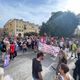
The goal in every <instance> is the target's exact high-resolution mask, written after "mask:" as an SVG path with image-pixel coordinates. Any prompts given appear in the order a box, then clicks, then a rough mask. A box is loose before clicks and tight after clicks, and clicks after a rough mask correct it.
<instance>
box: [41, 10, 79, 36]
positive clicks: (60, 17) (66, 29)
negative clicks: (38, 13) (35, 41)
mask: <svg viewBox="0 0 80 80" xmlns="http://www.w3.org/2000/svg"><path fill="white" fill-rule="evenodd" d="M77 25H78V19H77V17H76V15H75V14H74V13H72V12H70V11H68V12H61V11H59V12H56V13H52V15H51V17H50V18H49V20H48V21H47V22H46V23H43V24H42V26H41V29H40V34H43V33H44V32H46V33H47V34H50V35H53V36H59V37H61V36H65V37H70V36H72V35H73V33H74V31H75V28H76V27H77Z"/></svg>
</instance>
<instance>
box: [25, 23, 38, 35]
mask: <svg viewBox="0 0 80 80" xmlns="http://www.w3.org/2000/svg"><path fill="white" fill-rule="evenodd" d="M24 24H25V29H24V33H26V32H27V33H30V32H34V33H38V34H39V26H38V25H35V24H34V23H29V22H24Z"/></svg>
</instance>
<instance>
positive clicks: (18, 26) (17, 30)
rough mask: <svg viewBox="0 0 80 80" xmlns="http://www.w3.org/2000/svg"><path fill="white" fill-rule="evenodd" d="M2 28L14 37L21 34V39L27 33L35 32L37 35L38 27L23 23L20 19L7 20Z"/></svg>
mask: <svg viewBox="0 0 80 80" xmlns="http://www.w3.org/2000/svg"><path fill="white" fill-rule="evenodd" d="M4 28H5V30H6V32H7V33H9V35H12V36H14V35H16V36H18V35H19V34H21V36H22V37H23V35H24V33H29V32H36V33H39V27H38V25H35V24H33V23H29V22H26V21H23V20H22V19H21V20H20V19H12V20H9V21H8V22H7V23H6V24H5V25H4Z"/></svg>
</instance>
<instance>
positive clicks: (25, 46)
mask: <svg viewBox="0 0 80 80" xmlns="http://www.w3.org/2000/svg"><path fill="white" fill-rule="evenodd" d="M22 49H23V53H24V52H26V51H27V45H26V43H25V42H23V44H22Z"/></svg>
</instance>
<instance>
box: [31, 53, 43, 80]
mask: <svg viewBox="0 0 80 80" xmlns="http://www.w3.org/2000/svg"><path fill="white" fill-rule="evenodd" d="M43 57H44V55H43V53H42V52H39V53H38V54H37V58H34V59H33V60H32V76H33V80H43V77H42V74H41V72H42V65H41V60H43Z"/></svg>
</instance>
